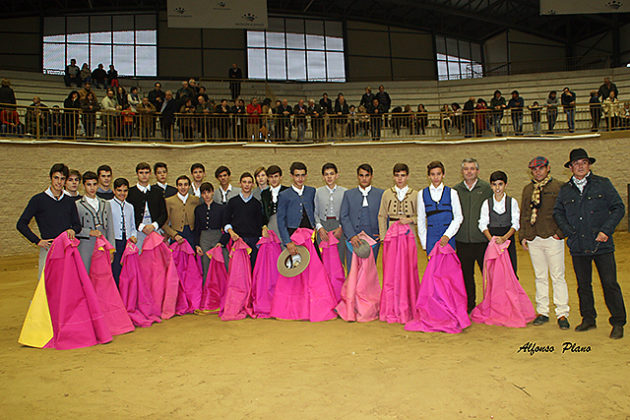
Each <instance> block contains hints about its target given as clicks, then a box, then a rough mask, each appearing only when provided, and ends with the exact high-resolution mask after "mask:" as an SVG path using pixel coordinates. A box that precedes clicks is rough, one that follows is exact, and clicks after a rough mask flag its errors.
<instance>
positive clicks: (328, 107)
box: [319, 92, 334, 114]
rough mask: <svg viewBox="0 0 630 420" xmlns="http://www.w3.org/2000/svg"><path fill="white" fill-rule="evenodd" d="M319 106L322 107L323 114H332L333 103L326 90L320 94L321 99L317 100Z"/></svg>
mask: <svg viewBox="0 0 630 420" xmlns="http://www.w3.org/2000/svg"><path fill="white" fill-rule="evenodd" d="M319 106H320V107H321V108H322V113H323V114H332V113H333V111H334V105H333V103H332V101H331V100H330V98H329V97H328V94H327V93H326V92H324V93H323V94H322V99H320V100H319Z"/></svg>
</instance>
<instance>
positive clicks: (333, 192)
mask: <svg viewBox="0 0 630 420" xmlns="http://www.w3.org/2000/svg"><path fill="white" fill-rule="evenodd" d="M322 177H323V178H324V182H325V183H326V185H324V186H323V187H319V188H318V189H317V190H316V191H315V229H316V230H317V235H318V237H319V241H327V240H328V232H329V231H332V232H333V234H334V235H335V237H336V238H337V239H339V244H338V245H337V249H338V250H339V258H340V259H341V264H345V261H346V243H345V241H344V240H343V239H342V236H343V229H342V228H341V222H340V221H339V215H340V213H341V203H342V201H343V195H344V193H345V192H346V190H347V188H344V187H341V186H339V185H337V178H339V172H338V170H337V165H335V164H334V163H330V162H329V163H325V164H324V166H322Z"/></svg>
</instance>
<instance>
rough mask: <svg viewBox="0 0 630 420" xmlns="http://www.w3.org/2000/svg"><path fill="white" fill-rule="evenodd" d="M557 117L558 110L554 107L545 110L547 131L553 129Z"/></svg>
mask: <svg viewBox="0 0 630 420" xmlns="http://www.w3.org/2000/svg"><path fill="white" fill-rule="evenodd" d="M557 119H558V110H557V109H556V108H549V109H548V110H547V125H548V127H549V131H552V130H553V127H555V125H556V120H557Z"/></svg>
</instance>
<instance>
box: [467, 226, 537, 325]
mask: <svg viewBox="0 0 630 420" xmlns="http://www.w3.org/2000/svg"><path fill="white" fill-rule="evenodd" d="M509 245H510V241H505V242H504V243H502V244H501V245H498V244H497V243H496V242H495V239H494V238H493V239H492V241H490V243H489V244H488V248H487V249H486V255H485V257H484V260H483V301H481V303H479V305H477V307H476V308H475V309H473V311H472V312H471V314H470V316H471V319H472V320H473V322H478V323H480V324H489V325H502V326H504V327H513V328H519V327H525V326H526V325H527V323H528V322H530V321H532V320H533V319H534V318H535V317H536V312H535V311H534V306H533V305H532V302H531V301H530V300H529V297H527V293H525V291H524V290H523V288H522V287H521V284H520V283H519V282H518V279H517V278H516V275H515V274H514V269H513V268H512V263H511V261H510V255H509V254H508V252H507V248H508V246H509Z"/></svg>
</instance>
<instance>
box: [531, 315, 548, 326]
mask: <svg viewBox="0 0 630 420" xmlns="http://www.w3.org/2000/svg"><path fill="white" fill-rule="evenodd" d="M545 322H549V317H548V316H545V315H538V316H537V317H536V319H534V322H533V324H534V325H536V326H538V325H542V324H544V323H545Z"/></svg>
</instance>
